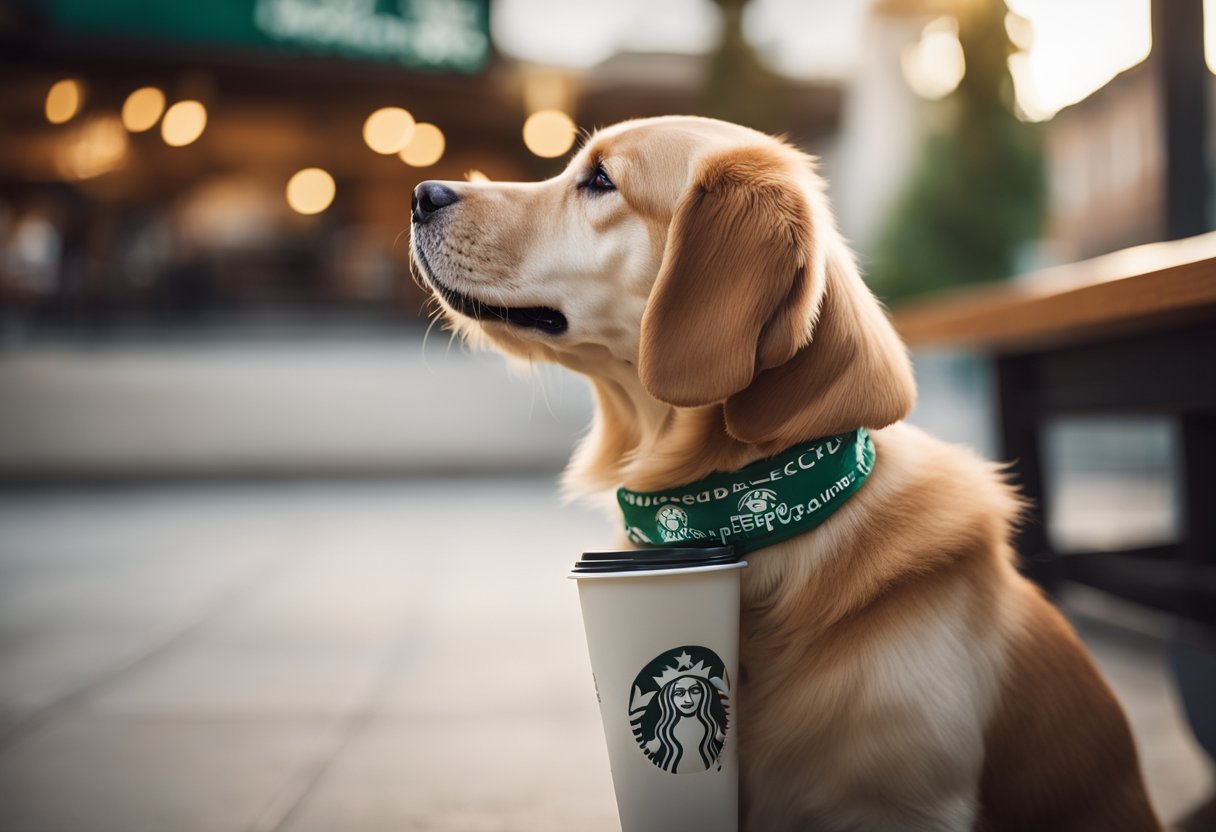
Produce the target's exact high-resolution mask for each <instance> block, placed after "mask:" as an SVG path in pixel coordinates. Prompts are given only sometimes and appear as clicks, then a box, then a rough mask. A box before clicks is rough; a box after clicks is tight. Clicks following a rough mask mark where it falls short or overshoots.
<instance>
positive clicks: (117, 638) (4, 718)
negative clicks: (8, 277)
mask: <svg viewBox="0 0 1216 832" xmlns="http://www.w3.org/2000/svg"><path fill="white" fill-rule="evenodd" d="M553 492H554V489H553V485H552V479H551V478H548V477H514V478H509V477H503V478H488V479H460V478H453V479H446V480H445V479H426V480H412V481H371V482H338V483H316V484H287V483H274V484H262V485H219V484H213V485H192V486H183V485H177V486H165V487H153V486H142V487H123V488H110V489H107V490H79V491H63V490H59V491H50V490H45V491H36V492H29V493H25V494H19V493H15V492H7V493H4V494H2V495H0V830H4V832H33V830H48V831H49V830H89V832H107V831H108V830H114V832H141V830H174V832H178V831H179V830H180V831H181V832H189V830H208V832H213V831H214V832H227V830H288V832H303V831H304V830H310V831H311V830H317V831H318V832H320V830H352V831H354V832H358V831H359V830H369V831H370V830H390V829H391V830H411V829H418V830H437V832H444V830H461V832H480V831H481V830H486V831H487V832H488V831H489V830H537V831H539V832H545V830H586V832H596V831H597V830H609V829H613V828H615V810H614V807H613V803H612V796H611V786H610V780H609V774H608V767H607V762H606V759H605V754H604V751H603V745H602V739H601V736H600V727H599V723H598V716H597V713H596V706H595V697H594V693H593V691H592V686H591V681H590V673H589V670H588V667H587V660H586V654H585V650H584V646H583V640H582V629H581V623H580V620H579V614H578V602H577V596H576V592H575V589H574V587H573V586H572V585H571V584H570V583H569V582H568V581H566V580H565V578H564V572H565V569H566V568H567V566H568V565H569V562H570V561H571V559H572V558H573V557H574V556H576V555H577V553H578V551H579V550H580V549H582V548H589V547H594V546H603V545H608V544H609V543H610V542H611V540H612V530H611V528H610V524H609V522H608V521H607V520H606V519H605V518H602V517H600V516H598V515H595V514H593V513H589V512H587V511H584V510H580V509H574V508H569V507H564V508H563V507H560V506H559V503H558V501H557V499H556V497H555V496H554V493H553ZM1085 632H1086V634H1087V637H1088V638H1089V640H1090V643H1091V646H1093V647H1094V649H1095V651H1096V653H1097V655H1098V657H1099V660H1100V662H1101V663H1102V664H1103V667H1104V669H1105V670H1106V671H1107V672H1108V674H1109V676H1110V677H1111V680H1112V682H1113V683H1114V684H1115V685H1116V687H1117V688H1118V689H1119V691H1120V693H1121V694H1122V695H1123V696H1124V698H1125V701H1126V702H1127V705H1128V709H1129V712H1130V713H1131V715H1132V718H1133V721H1134V722H1135V723H1136V727H1137V731H1138V735H1139V738H1140V741H1141V744H1142V748H1143V755H1144V759H1145V763H1146V767H1147V769H1148V771H1149V775H1150V778H1151V779H1152V781H1153V787H1154V793H1155V796H1156V798H1157V800H1158V803H1159V805H1160V807H1161V809H1162V811H1163V813H1164V814H1166V815H1167V816H1169V817H1176V816H1178V815H1179V814H1180V813H1181V812H1182V811H1183V810H1184V809H1185V808H1187V807H1188V806H1189V805H1190V804H1192V803H1194V802H1195V801H1196V800H1198V799H1199V798H1200V797H1201V796H1202V795H1203V794H1204V793H1205V790H1206V789H1207V788H1208V786H1209V784H1210V773H1209V772H1208V771H1207V769H1206V767H1205V766H1204V764H1203V763H1202V762H1201V761H1200V759H1199V757H1198V754H1197V752H1196V751H1195V749H1194V747H1193V744H1192V743H1191V742H1190V740H1189V738H1188V737H1186V735H1185V734H1184V732H1183V729H1182V727H1181V725H1180V722H1179V718H1178V713H1177V707H1176V705H1175V703H1174V699H1173V696H1172V693H1171V691H1170V688H1169V683H1168V679H1167V678H1166V676H1165V674H1164V670H1163V665H1162V661H1161V658H1160V656H1159V652H1158V651H1157V650H1155V649H1154V646H1153V644H1152V643H1151V641H1150V642H1146V641H1145V640H1144V639H1134V638H1133V639H1127V638H1121V637H1119V636H1118V635H1117V634H1115V633H1114V631H1112V630H1111V629H1110V628H1107V627H1100V626H1099V627H1090V628H1086V630H1085Z"/></svg>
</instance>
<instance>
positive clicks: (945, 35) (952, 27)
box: [900, 17, 967, 100]
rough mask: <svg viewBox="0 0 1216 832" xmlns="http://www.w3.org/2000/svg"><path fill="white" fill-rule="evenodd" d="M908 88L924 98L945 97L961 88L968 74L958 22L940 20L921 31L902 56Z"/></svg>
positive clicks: (948, 19) (945, 18)
mask: <svg viewBox="0 0 1216 832" xmlns="http://www.w3.org/2000/svg"><path fill="white" fill-rule="evenodd" d="M900 64H901V66H902V67H903V71H904V78H905V79H906V80H907V82H908V86H910V87H911V88H912V90H913V91H914V92H915V93H916V94H917V95H919V96H921V97H922V98H928V99H930V100H936V99H938V98H944V97H946V96H947V95H949V94H950V93H952V92H954V90H955V89H957V88H958V85H959V82H961V81H962V80H963V74H964V73H965V72H966V71H967V65H966V62H965V61H964V59H963V45H962V44H961V43H959V40H958V21H957V20H955V19H954V18H953V17H939V18H938V19H937V20H934V21H933V22H932V23H930V24H929V25H928V26H926V27H925V28H924V31H922V32H921V36H920V40H919V41H917V42H916V43H914V44H911V45H909V46H908V47H906V48H905V49H904V52H903V54H902V55H901V56H900Z"/></svg>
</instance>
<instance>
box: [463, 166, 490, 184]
mask: <svg viewBox="0 0 1216 832" xmlns="http://www.w3.org/2000/svg"><path fill="white" fill-rule="evenodd" d="M464 178H465V180H466V181H468V182H489V181H490V177H488V176H486V175H485V174H484V173H482V172H481V171H479V170H477V169H476V168H474V169H473V170H470V171H466V172H465V175H464Z"/></svg>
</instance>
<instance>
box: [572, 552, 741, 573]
mask: <svg viewBox="0 0 1216 832" xmlns="http://www.w3.org/2000/svg"><path fill="white" fill-rule="evenodd" d="M738 562H739V556H738V555H737V554H735V547H734V546H722V545H714V546H685V547H681V548H676V549H673V548H668V547H664V546H652V547H648V548H642V549H626V550H624V551H619V552H583V556H582V558H581V559H580V560H579V561H578V562H577V563H575V564H574V574H576V575H587V574H598V573H604V572H647V571H654V570H658V569H690V568H692V567H696V566H712V565H717V564H722V563H738Z"/></svg>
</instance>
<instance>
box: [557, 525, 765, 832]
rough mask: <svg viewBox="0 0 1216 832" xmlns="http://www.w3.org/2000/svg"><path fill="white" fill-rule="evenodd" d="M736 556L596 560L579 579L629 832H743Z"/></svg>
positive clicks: (638, 555)
mask: <svg viewBox="0 0 1216 832" xmlns="http://www.w3.org/2000/svg"><path fill="white" fill-rule="evenodd" d="M745 566H747V563H746V562H741V561H739V560H737V558H736V556H735V554H734V550H733V549H731V547H729V546H721V547H715V548H689V549H650V550H646V549H643V550H635V551H627V552H588V553H587V554H585V555H583V558H582V560H580V561H579V562H578V564H576V565H575V568H574V571H573V572H572V573H571V576H570V577H572V578H574V579H576V580H577V581H578V590H579V598H580V600H581V601H582V607H583V625H584V627H585V629H586V631H587V649H588V651H589V652H590V654H591V670H592V673H593V674H594V676H595V689H596V696H597V697H598V699H599V702H600V716H601V717H602V719H603V722H604V736H605V738H606V739H607V741H608V759H609V763H610V764H611V767H612V781H613V785H614V787H615V789H616V802H617V809H618V810H619V812H620V818H621V829H622V830H623V832H652V831H653V832H660V830H661V831H662V832H670V830H685V829H687V830H692V829H696V830H698V832H734V831H735V830H736V829H737V828H738V814H739V797H738V794H739V771H738V763H737V759H736V754H735V734H736V725H735V719H736V716H735V708H734V687H735V679H736V673H737V671H738V666H739V570H740V569H742V568H743V567H745Z"/></svg>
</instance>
